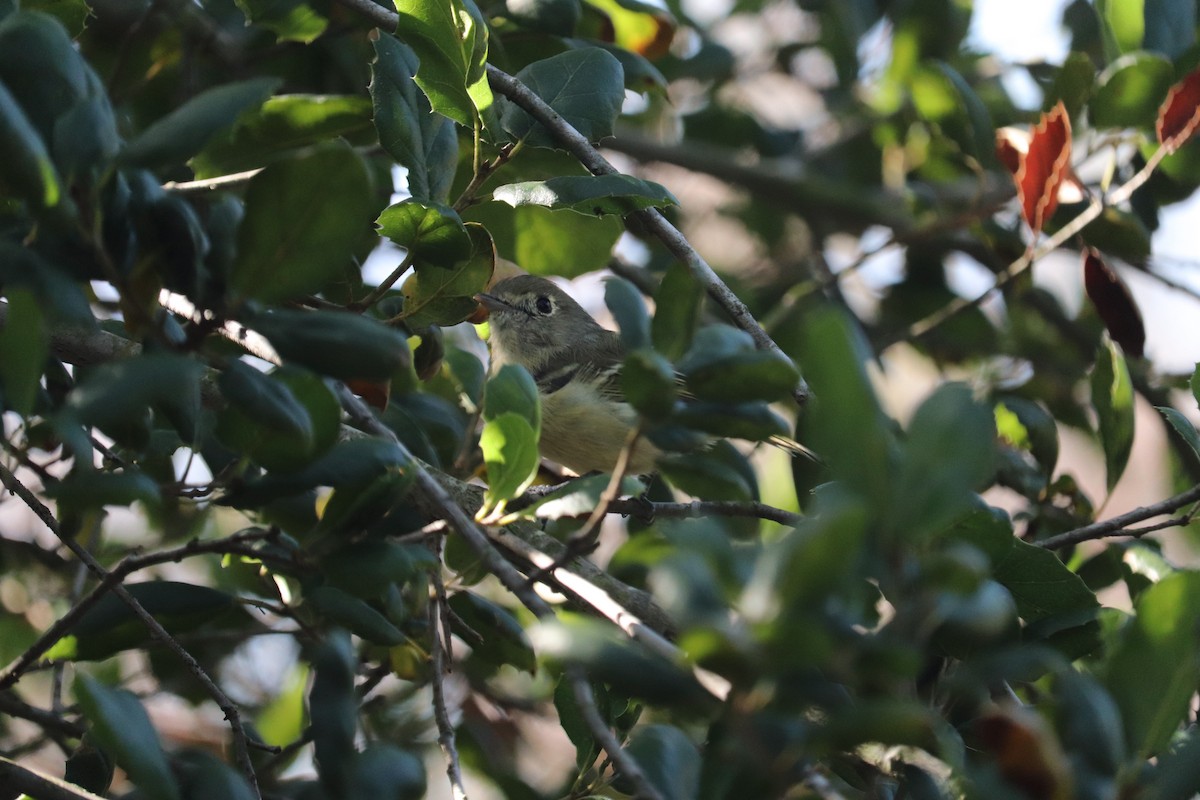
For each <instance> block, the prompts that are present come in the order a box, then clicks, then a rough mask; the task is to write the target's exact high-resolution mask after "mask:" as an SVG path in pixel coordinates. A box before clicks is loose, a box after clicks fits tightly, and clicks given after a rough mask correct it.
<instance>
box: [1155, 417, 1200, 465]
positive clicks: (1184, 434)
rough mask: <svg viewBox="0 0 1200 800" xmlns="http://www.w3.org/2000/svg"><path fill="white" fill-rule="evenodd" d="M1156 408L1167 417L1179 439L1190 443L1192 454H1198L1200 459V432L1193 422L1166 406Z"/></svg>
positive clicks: (1197, 456)
mask: <svg viewBox="0 0 1200 800" xmlns="http://www.w3.org/2000/svg"><path fill="white" fill-rule="evenodd" d="M1155 408H1156V409H1158V413H1160V414H1162V415H1163V416H1164V417H1166V419H1167V422H1169V423H1171V427H1172V428H1174V429H1175V432H1176V433H1178V434H1179V437H1180V438H1181V439H1183V440H1184V441H1185V442H1187V443H1188V446H1189V447H1191V448H1192V452H1193V453H1195V454H1196V458H1200V432H1197V431H1196V426H1195V425H1193V424H1192V423H1191V420H1189V419H1188V418H1187V417H1185V416H1184V415H1183V414H1181V413H1179V412H1178V411H1176V410H1175V409H1173V408H1167V407H1165V406H1155Z"/></svg>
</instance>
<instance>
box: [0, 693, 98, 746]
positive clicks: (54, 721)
mask: <svg viewBox="0 0 1200 800" xmlns="http://www.w3.org/2000/svg"><path fill="white" fill-rule="evenodd" d="M0 712H3V713H5V714H7V715H8V716H10V717H16V718H18V719H25V720H29V721H30V722H32V723H34V724H35V725H37V726H38V727H40V728H42V729H43V730H49V731H55V732H57V733H60V734H62V735H64V736H69V737H71V738H72V739H80V738H82V737H83V734H84V733H85V732H86V731H87V729H86V728H85V727H84V726H83V725H80V724H79V723H77V722H72V721H71V720H69V719H67V718H66V717H65V716H63V715H62V714H58V713H55V712H54V711H50V710H48V709H44V708H38V707H37V706H31V705H30V704H29V703H26V702H25V701H24V700H22V699H20V698H19V697H17V696H16V695H15V694H14V693H12V692H0Z"/></svg>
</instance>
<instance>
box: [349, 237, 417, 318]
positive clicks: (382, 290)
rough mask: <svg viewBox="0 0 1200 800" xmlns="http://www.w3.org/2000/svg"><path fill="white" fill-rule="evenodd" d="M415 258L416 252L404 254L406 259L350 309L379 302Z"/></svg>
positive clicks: (361, 307) (411, 251)
mask: <svg viewBox="0 0 1200 800" xmlns="http://www.w3.org/2000/svg"><path fill="white" fill-rule="evenodd" d="M415 260H416V252H415V251H413V250H409V251H408V252H407V253H405V254H404V260H403V261H401V262H400V264H399V265H398V266H397V267H396V268H395V269H394V270H392V273H391V274H390V275H388V276H387V277H386V278H384V279H383V280H382V281H381V282H380V283H379V285H378V286H376V287H375V288H374V289H372V290H371V293H370V294H368V295H367V296H366V297H364V298H363V299H362V300H359V301H357V302H354V303H351V304H350V306H349V308H350V310H352V311H362V310H363V309H366V308H370V307H371V306H373V305H375V304H376V303H378V302H379V300H380V299H381V298H382V297H383V296H384V295H385V294H387V293H388V291H389V290H390V289H391V288H392V287H393V286H395V285H396V281H398V280H400V277H401V276H402V275H403V274H404V273H406V272H408V269H409V267H411V266H412V265H413V261H415Z"/></svg>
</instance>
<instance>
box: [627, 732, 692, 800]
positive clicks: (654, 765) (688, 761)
mask: <svg viewBox="0 0 1200 800" xmlns="http://www.w3.org/2000/svg"><path fill="white" fill-rule="evenodd" d="M625 751H626V752H627V753H628V754H629V755H631V756H633V760H634V761H636V762H637V764H638V766H639V767H641V768H642V773H643V774H644V775H645V776H646V779H647V780H649V781H650V783H651V785H653V786H654V788H656V789H658V792H659V794H660V795H662V797H663V798H664V800H693V799H694V798H696V797H698V796H699V794H700V771H701V760H700V750H699V748H697V747H696V745H695V743H694V742H692V740H691V739H689V738H688V737H687V734H685V733H684V732H683V731H681V730H679V728H676V727H673V726H671V725H645V726H640V727H637V728H635V729H634V731H633V735H632V736H630V737H629V743H628V744H626V745H625Z"/></svg>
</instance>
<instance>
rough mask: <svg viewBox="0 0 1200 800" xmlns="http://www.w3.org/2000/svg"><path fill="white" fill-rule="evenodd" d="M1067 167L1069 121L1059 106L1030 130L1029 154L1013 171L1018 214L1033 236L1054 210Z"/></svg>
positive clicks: (1060, 105) (1062, 107)
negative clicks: (1018, 202) (1019, 203)
mask: <svg viewBox="0 0 1200 800" xmlns="http://www.w3.org/2000/svg"><path fill="white" fill-rule="evenodd" d="M1070 165H1071V119H1070V117H1068V116H1067V109H1066V107H1065V106H1063V104H1062V103H1061V102H1060V103H1059V104H1058V105H1056V106H1055V107H1054V108H1053V109H1051V110H1050V111H1049V112H1048V113H1046V114H1043V115H1042V117H1041V120H1040V121H1039V122H1038V124H1037V125H1035V126H1034V128H1033V136H1032V138H1031V139H1030V142H1029V152H1027V153H1026V154H1025V157H1024V158H1023V159H1021V168H1020V169H1019V170H1018V171H1017V175H1016V182H1017V196H1018V198H1019V200H1020V202H1021V214H1022V216H1023V217H1024V218H1025V223H1026V224H1027V225H1029V227H1030V229H1031V230H1033V232H1034V233H1035V234H1037V233H1040V232H1041V230H1042V226H1043V225H1044V224H1045V222H1046V220H1048V219H1050V217H1052V216H1053V215H1054V210H1055V209H1056V208H1058V190H1059V186H1060V185H1061V184H1062V182H1063V179H1064V178H1065V176H1066V174H1067V170H1068V168H1069V167H1070Z"/></svg>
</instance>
